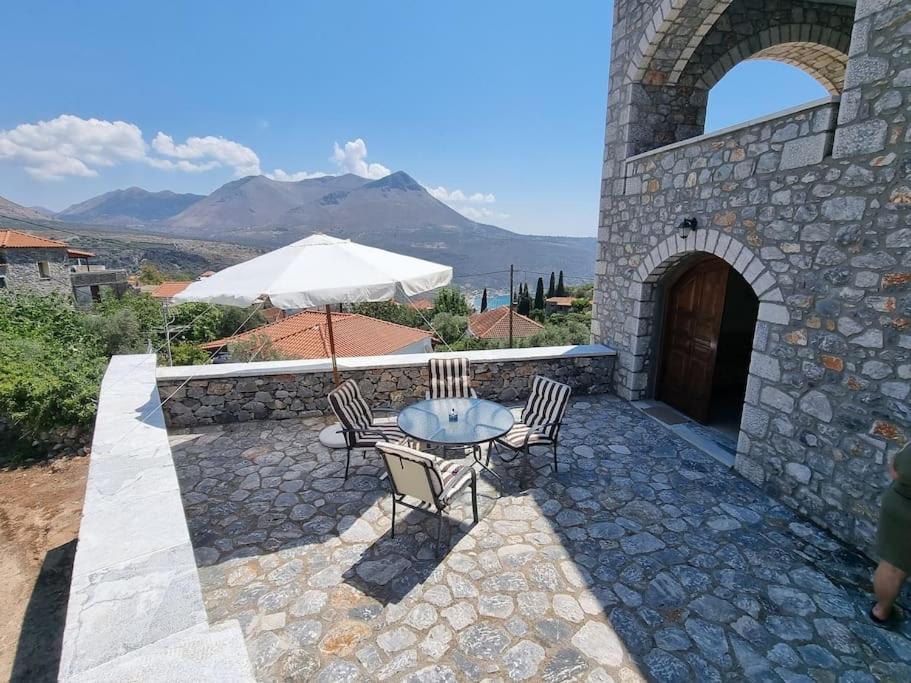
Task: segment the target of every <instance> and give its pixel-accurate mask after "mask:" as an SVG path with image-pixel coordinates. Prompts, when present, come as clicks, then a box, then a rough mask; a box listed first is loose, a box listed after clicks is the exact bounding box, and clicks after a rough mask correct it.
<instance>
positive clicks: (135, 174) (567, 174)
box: [0, 0, 825, 235]
mask: <svg viewBox="0 0 911 683" xmlns="http://www.w3.org/2000/svg"><path fill="white" fill-rule="evenodd" d="M610 18H611V4H610V3H609V2H604V1H603V0H577V1H576V2H574V3H571V4H568V5H567V4H566V3H553V2H519V1H518V0H509V1H503V2H494V3H491V2H474V1H469V0H465V1H463V2H459V3H446V4H443V3H426V2H417V1H413V0H408V1H405V0H400V1H395V2H384V3H379V2H368V1H366V0H364V1H362V2H349V1H344V0H335V1H332V2H330V1H324V2H306V3H305V2H294V3H291V2H288V3H279V2H270V3H251V2H244V3H234V2H219V3H215V2H193V3H187V2H155V3H150V2H149V3H140V2H129V3H115V2H113V1H111V2H107V3H100V2H85V3H76V2H54V3H50V2H36V1H32V2H28V3H14V4H8V5H7V6H6V7H5V8H4V32H3V33H4V54H5V55H6V56H7V65H6V68H5V69H4V90H5V92H6V93H15V97H9V96H5V97H4V98H3V103H2V105H0V195H2V196H4V197H6V198H8V199H11V200H13V201H16V202H18V203H21V204H26V205H41V206H47V207H49V208H51V209H54V210H59V209H61V208H63V207H64V206H66V205H68V204H70V203H73V202H76V201H81V200H83V199H86V198H88V197H90V196H93V195H96V194H100V193H101V192H105V191H108V190H112V189H116V188H121V187H128V186H131V185H139V186H142V187H145V188H146V189H149V190H161V189H171V190H174V191H179V192H198V193H202V194H204V193H208V192H211V191H212V190H213V189H215V188H216V187H218V186H219V185H221V184H223V183H225V182H227V181H229V180H232V179H233V178H235V177H237V175H243V174H246V173H250V172H263V173H269V174H272V175H274V176H276V177H279V178H286V177H302V176H303V174H305V173H306V174H311V173H338V172H340V171H345V170H357V171H360V172H361V173H364V174H380V173H383V172H385V170H386V169H391V170H405V171H407V172H408V173H409V174H411V175H412V176H414V177H415V178H416V179H417V180H419V181H420V182H421V183H422V184H424V185H425V186H427V187H430V188H434V190H435V193H436V195H437V196H438V197H440V198H443V199H445V200H446V201H447V202H448V203H450V204H451V205H452V206H454V207H455V208H456V209H458V210H461V211H463V212H464V213H466V214H468V215H471V216H472V217H475V218H478V219H482V220H484V221H485V222H490V223H494V224H497V225H501V226H503V227H506V228H509V229H512V230H516V231H519V232H529V233H538V234H572V235H595V233H596V225H597V206H598V192H599V179H600V165H601V164H600V162H601V156H602V145H603V126H604V115H605V101H606V92H607V75H608V60H609V50H610ZM773 83H774V87H763V84H769V85H771V84H773ZM757 93H761V96H757ZM824 95H825V91H824V90H823V89H822V88H821V86H819V85H818V84H817V83H816V82H815V81H814V80H813V79H811V78H810V77H809V76H806V75H805V74H803V73H802V72H799V71H798V70H797V69H794V68H793V67H789V66H785V65H781V64H775V63H771V62H750V63H744V64H741V65H739V66H738V67H736V68H735V69H734V70H732V71H731V72H730V73H729V74H728V75H727V76H726V77H725V78H724V79H723V80H722V81H721V82H720V83H719V84H718V85H717V86H716V87H715V89H714V90H713V91H712V93H711V97H710V106H709V118H708V122H707V128H708V129H709V130H711V129H716V128H719V127H723V126H726V125H731V124H733V123H737V122H738V121H743V120H746V119H748V118H751V117H754V116H758V115H761V114H765V113H769V112H773V111H777V110H779V109H783V108H785V107H788V106H792V105H794V104H798V103H800V102H803V101H806V100H810V99H815V98H818V97H822V96H824ZM92 119H95V121H92ZM42 122H44V123H42ZM159 133H161V135H159ZM193 138H197V139H193ZM358 140H360V141H362V143H358V142H357V141H358ZM10 141H12V142H15V145H16V146H15V149H14V150H12V151H10V150H11V149H12V148H11V147H10ZM4 142H6V147H5V148H4ZM349 142H350V143H352V144H350V145H348V146H347V148H346V143H349ZM336 143H337V144H338V145H339V151H338V153H337V155H335V156H334V145H336ZM4 150H6V151H4ZM333 157H334V158H333ZM371 164H374V165H373V166H371ZM278 169H280V170H281V171H282V172H284V174H285V175H283V174H282V173H281V172H279V171H278ZM293 174H296V175H293ZM457 191H459V192H460V193H461V194H458V193H457Z"/></svg>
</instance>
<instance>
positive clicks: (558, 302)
mask: <svg viewBox="0 0 911 683" xmlns="http://www.w3.org/2000/svg"><path fill="white" fill-rule="evenodd" d="M575 300H576V298H575V297H572V296H550V297H548V298H547V303H549V304H553V305H554V306H567V307H569V306H572V305H573V301H575Z"/></svg>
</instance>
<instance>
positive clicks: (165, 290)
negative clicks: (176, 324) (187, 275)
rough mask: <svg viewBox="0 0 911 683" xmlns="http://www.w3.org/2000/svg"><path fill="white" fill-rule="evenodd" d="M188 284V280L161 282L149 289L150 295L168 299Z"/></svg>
mask: <svg viewBox="0 0 911 683" xmlns="http://www.w3.org/2000/svg"><path fill="white" fill-rule="evenodd" d="M189 286H190V281H189V280H187V281H186V282H162V283H161V284H160V285H158V286H157V287H156V288H155V289H153V290H152V291H151V295H152V296H154V297H155V298H156V299H170V298H171V297H172V296H174V295H175V294H179V293H180V292H182V291H183V290H185V289H186V288H187V287H189Z"/></svg>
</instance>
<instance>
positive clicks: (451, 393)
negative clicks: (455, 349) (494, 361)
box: [427, 358, 476, 398]
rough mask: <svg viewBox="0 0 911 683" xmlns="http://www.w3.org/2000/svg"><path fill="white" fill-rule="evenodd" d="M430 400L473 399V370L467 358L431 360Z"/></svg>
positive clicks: (429, 364) (429, 366) (429, 365)
mask: <svg viewBox="0 0 911 683" xmlns="http://www.w3.org/2000/svg"><path fill="white" fill-rule="evenodd" d="M427 366H428V370H429V372H430V391H429V392H428V397H429V398H473V397H474V396H476V394H475V392H474V389H472V388H471V369H470V365H469V362H468V359H467V358H431V359H430V361H429V362H428V364H427Z"/></svg>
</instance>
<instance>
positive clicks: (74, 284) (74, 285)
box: [0, 228, 129, 306]
mask: <svg viewBox="0 0 911 683" xmlns="http://www.w3.org/2000/svg"><path fill="white" fill-rule="evenodd" d="M94 256H95V255H94V254H93V253H92V252H89V251H83V250H80V249H73V248H71V247H69V246H67V245H66V244H65V243H63V242H58V241H57V240H52V239H48V238H46V237H38V236H37V235H30V234H28V233H25V232H20V231H18V230H11V229H6V228H3V229H0V289H10V290H18V291H29V292H35V293H37V294H60V295H62V296H66V297H69V296H72V297H73V300H74V301H75V303H76V305H77V306H90V305H91V303H92V301H93V300H98V299H99V298H100V297H101V294H102V292H104V291H107V290H109V291H112V292H113V293H114V294H115V295H116V296H122V295H123V293H124V292H125V291H126V290H127V289H128V288H129V284H128V282H127V274H126V271H125V270H119V269H117V270H108V269H106V268H105V267H104V266H100V265H93V264H90V263H89V261H90V259H92V258H94Z"/></svg>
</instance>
